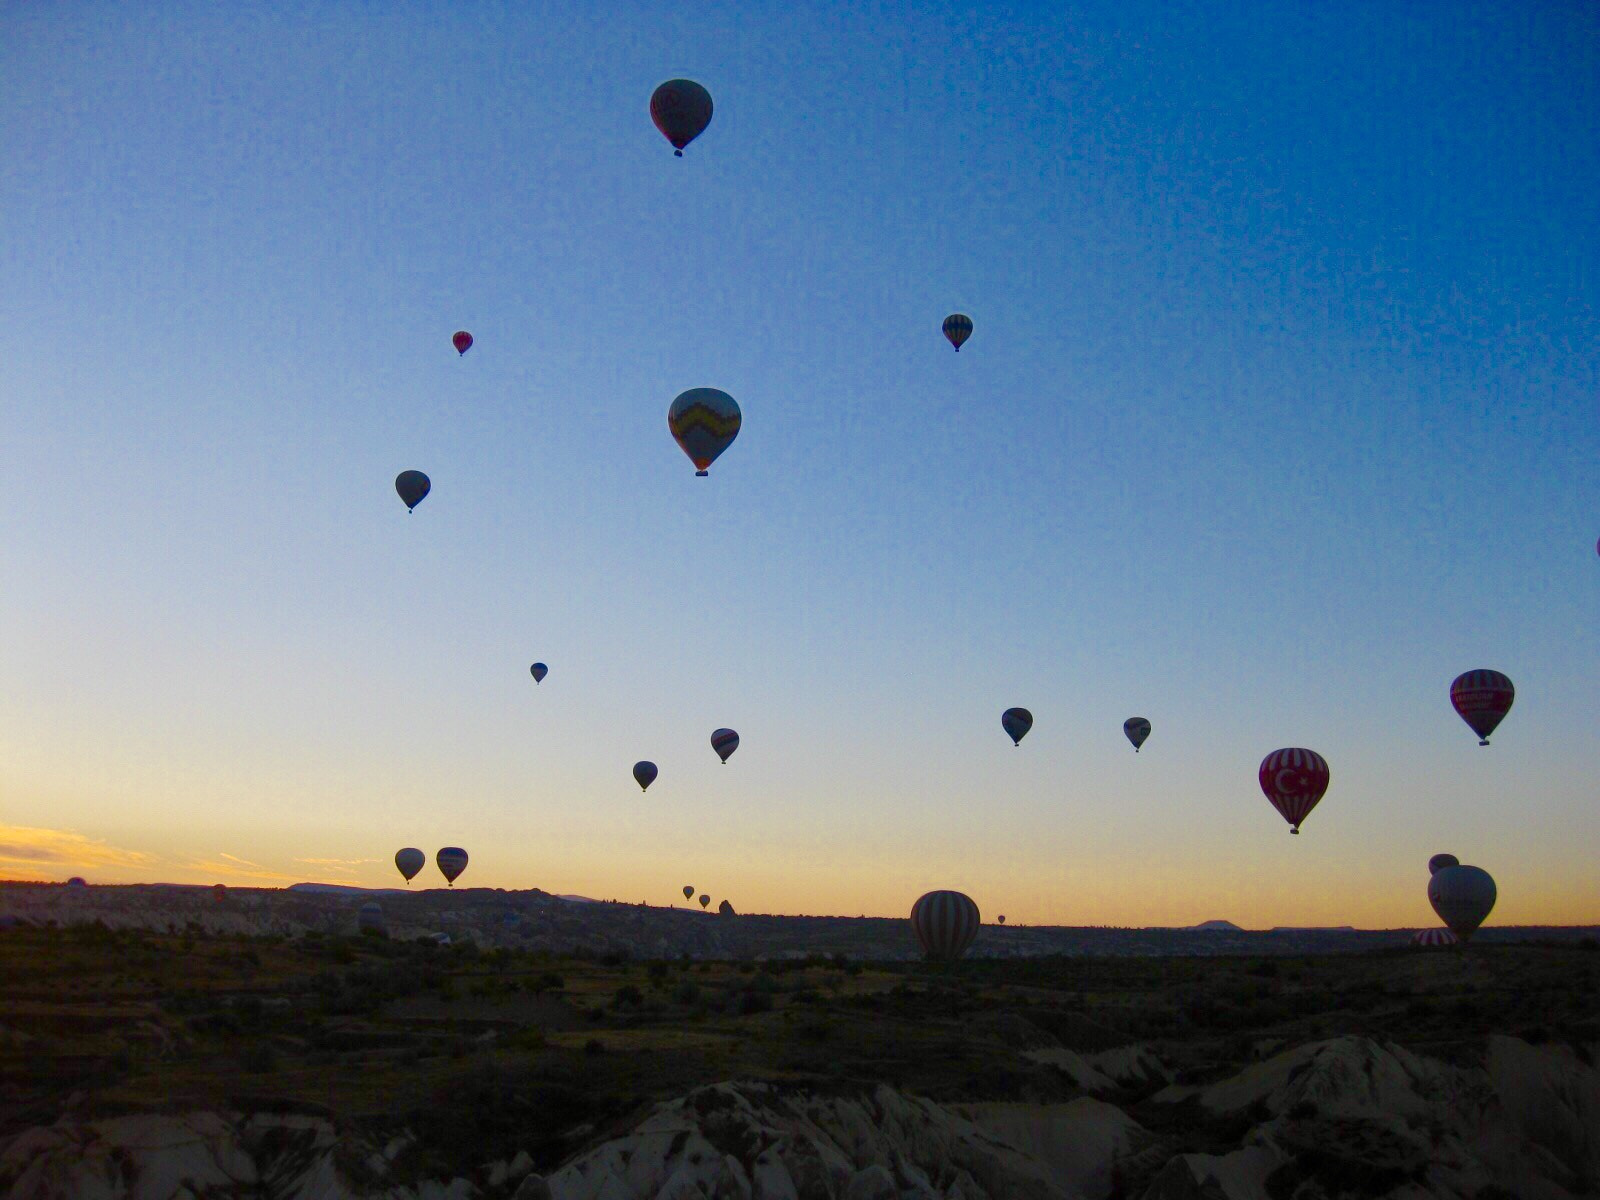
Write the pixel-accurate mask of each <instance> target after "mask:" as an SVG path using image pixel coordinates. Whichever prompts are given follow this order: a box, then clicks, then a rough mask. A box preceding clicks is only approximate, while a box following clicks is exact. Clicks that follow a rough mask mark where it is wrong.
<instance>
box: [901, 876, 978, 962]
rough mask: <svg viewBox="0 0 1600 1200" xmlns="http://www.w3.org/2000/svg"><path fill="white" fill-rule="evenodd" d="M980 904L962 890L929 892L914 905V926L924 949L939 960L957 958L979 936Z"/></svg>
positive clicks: (928, 954) (912, 909) (914, 931)
mask: <svg viewBox="0 0 1600 1200" xmlns="http://www.w3.org/2000/svg"><path fill="white" fill-rule="evenodd" d="M979 920H980V918H979V915H978V906H977V905H976V904H974V903H973V902H972V899H971V897H969V896H964V895H962V894H961V893H960V892H929V893H928V894H927V895H925V896H923V897H921V898H920V899H918V901H917V902H916V903H915V904H913V905H912V906H911V929H912V932H913V933H915V934H916V935H917V941H918V942H920V943H922V953H923V954H924V955H926V956H927V957H928V958H931V959H933V960H934V961H936V962H954V961H955V960H956V959H958V958H960V957H961V956H962V955H963V954H965V953H966V952H967V947H968V946H970V945H972V939H973V938H975V937H977V936H978V924H979Z"/></svg>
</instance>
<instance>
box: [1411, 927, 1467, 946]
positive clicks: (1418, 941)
mask: <svg viewBox="0 0 1600 1200" xmlns="http://www.w3.org/2000/svg"><path fill="white" fill-rule="evenodd" d="M1457 941H1458V939H1457V937H1456V935H1455V934H1453V933H1451V932H1450V931H1449V930H1448V929H1419V930H1417V931H1416V932H1415V933H1413V934H1412V935H1411V944H1412V945H1413V946H1454V945H1455V944H1456V942H1457Z"/></svg>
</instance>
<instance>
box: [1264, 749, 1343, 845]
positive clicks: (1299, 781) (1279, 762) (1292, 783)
mask: <svg viewBox="0 0 1600 1200" xmlns="http://www.w3.org/2000/svg"><path fill="white" fill-rule="evenodd" d="M1330 778H1331V776H1330V774H1329V772H1328V760H1327V759H1325V758H1323V757H1322V755H1320V754H1318V753H1317V752H1316V751H1315V750H1303V749H1301V748H1300V747H1298V746H1292V747H1290V748H1288V749H1286V750H1274V751H1273V752H1272V753H1271V754H1269V755H1267V756H1266V757H1265V758H1263V759H1262V760H1261V771H1260V779H1261V790H1262V791H1263V792H1265V793H1266V796H1267V799H1268V800H1270V801H1271V802H1272V807H1273V808H1275V809H1277V810H1278V812H1279V814H1280V815H1282V817H1283V819H1284V820H1285V821H1287V822H1289V832H1290V833H1299V832H1300V823H1301V822H1302V821H1304V820H1305V819H1306V817H1308V816H1309V815H1310V814H1311V810H1312V809H1313V808H1315V807H1316V806H1317V801H1318V800H1321V799H1322V797H1323V794H1324V793H1325V792H1327V790H1328V781H1329V779H1330Z"/></svg>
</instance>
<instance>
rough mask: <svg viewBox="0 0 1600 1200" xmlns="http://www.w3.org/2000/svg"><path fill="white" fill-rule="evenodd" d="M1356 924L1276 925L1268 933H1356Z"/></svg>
mask: <svg viewBox="0 0 1600 1200" xmlns="http://www.w3.org/2000/svg"><path fill="white" fill-rule="evenodd" d="M1355 931H1356V927H1355V926H1354V925H1274V926H1273V927H1272V928H1271V929H1269V930H1267V932H1268V933H1354V932H1355Z"/></svg>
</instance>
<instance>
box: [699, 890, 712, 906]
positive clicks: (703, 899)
mask: <svg viewBox="0 0 1600 1200" xmlns="http://www.w3.org/2000/svg"><path fill="white" fill-rule="evenodd" d="M710 903H711V897H710V896H707V895H705V894H704V893H703V892H702V893H701V895H700V907H701V908H704V907H705V906H706V905H708V904H710Z"/></svg>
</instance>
